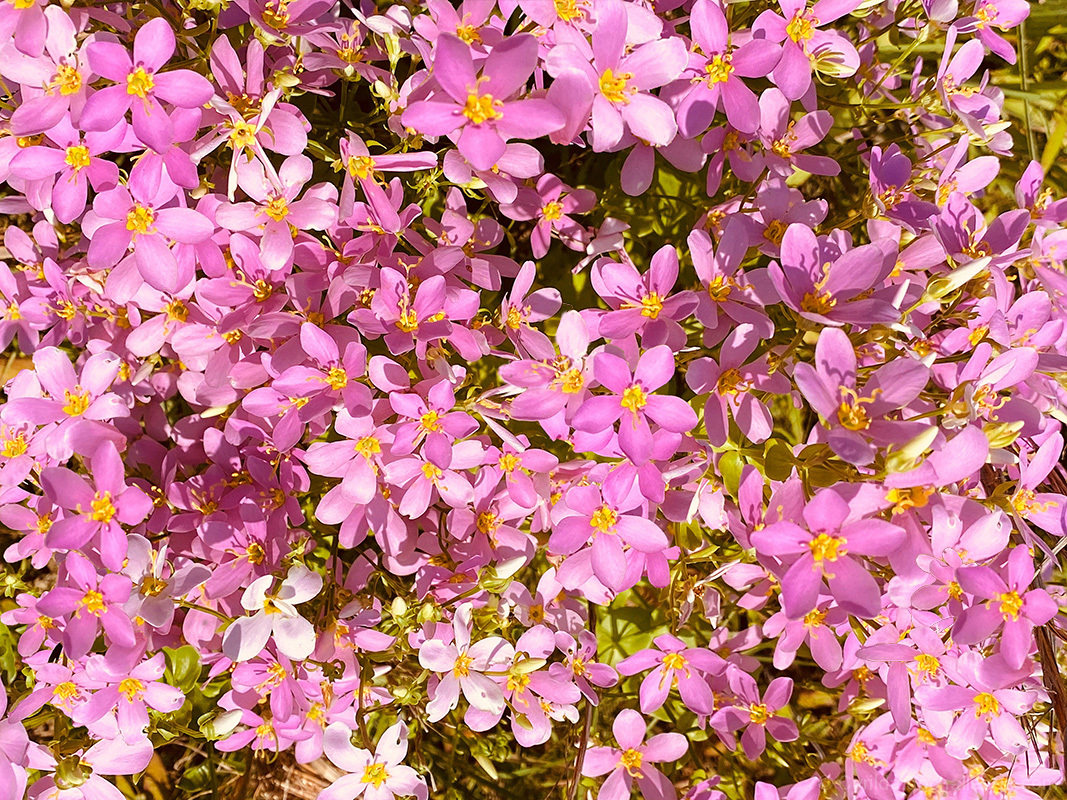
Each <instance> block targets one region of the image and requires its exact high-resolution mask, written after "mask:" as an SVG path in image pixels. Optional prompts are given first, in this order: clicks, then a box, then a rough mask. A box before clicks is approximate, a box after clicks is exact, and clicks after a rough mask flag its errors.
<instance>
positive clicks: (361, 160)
mask: <svg viewBox="0 0 1067 800" xmlns="http://www.w3.org/2000/svg"><path fill="white" fill-rule="evenodd" d="M373 173H374V159H373V158H371V157H370V156H349V157H348V174H349V175H351V176H352V177H353V178H369V177H370V176H371V175H372V174H373Z"/></svg>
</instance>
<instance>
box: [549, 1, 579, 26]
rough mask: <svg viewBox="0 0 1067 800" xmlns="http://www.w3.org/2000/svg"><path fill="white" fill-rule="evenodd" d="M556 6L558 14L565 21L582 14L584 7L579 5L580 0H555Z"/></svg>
mask: <svg viewBox="0 0 1067 800" xmlns="http://www.w3.org/2000/svg"><path fill="white" fill-rule="evenodd" d="M553 2H554V3H555V6H556V16H557V17H559V18H560V19H561V20H563V21H564V22H570V21H571V20H573V19H577V18H578V17H580V16H582V9H581V8H579V7H578V0H553Z"/></svg>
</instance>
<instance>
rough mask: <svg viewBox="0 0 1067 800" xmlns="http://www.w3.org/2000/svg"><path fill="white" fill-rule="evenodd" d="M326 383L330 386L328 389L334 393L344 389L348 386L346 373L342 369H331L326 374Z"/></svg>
mask: <svg viewBox="0 0 1067 800" xmlns="http://www.w3.org/2000/svg"><path fill="white" fill-rule="evenodd" d="M326 383H328V384H329V385H330V388H331V389H333V390H334V391H335V392H336V391H340V390H341V389H344V388H345V387H346V386H348V373H347V372H345V369H344V367H332V368H331V369H330V371H329V372H328V373H326Z"/></svg>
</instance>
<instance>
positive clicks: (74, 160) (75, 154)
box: [63, 144, 89, 172]
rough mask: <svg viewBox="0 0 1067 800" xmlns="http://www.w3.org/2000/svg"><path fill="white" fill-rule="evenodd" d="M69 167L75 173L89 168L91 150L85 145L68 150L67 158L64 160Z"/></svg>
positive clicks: (77, 145)
mask: <svg viewBox="0 0 1067 800" xmlns="http://www.w3.org/2000/svg"><path fill="white" fill-rule="evenodd" d="M63 160H64V161H65V162H66V164H67V166H68V167H70V168H71V169H73V170H74V171H75V172H77V171H78V170H81V169H84V168H85V167H87V166H89V148H88V147H86V146H85V145H84V144H76V145H74V146H73V147H68V148H67V157H66V158H65V159H63Z"/></svg>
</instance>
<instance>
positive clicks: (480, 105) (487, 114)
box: [463, 92, 504, 125]
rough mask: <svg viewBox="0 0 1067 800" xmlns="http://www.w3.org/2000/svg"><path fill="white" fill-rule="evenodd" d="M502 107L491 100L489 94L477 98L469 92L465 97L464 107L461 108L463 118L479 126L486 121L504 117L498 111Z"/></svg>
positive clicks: (498, 102)
mask: <svg viewBox="0 0 1067 800" xmlns="http://www.w3.org/2000/svg"><path fill="white" fill-rule="evenodd" d="M503 107H504V104H503V103H501V102H500V101H495V100H493V96H492V95H491V94H483V95H481V96H479V95H476V94H475V93H474V92H471V93H470V94H469V95H467V103H466V105H464V106H463V116H465V117H466V118H467V119H469V120H470V121H471V122H472V123H474V124H475V125H481V124H482V123H483V122H487V121H488V120H492V119H498V118H500V117H502V116H504V115H503V113H501V111H500V110H499V109H501V108H503Z"/></svg>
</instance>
